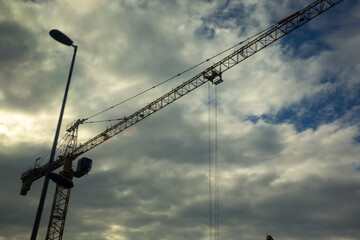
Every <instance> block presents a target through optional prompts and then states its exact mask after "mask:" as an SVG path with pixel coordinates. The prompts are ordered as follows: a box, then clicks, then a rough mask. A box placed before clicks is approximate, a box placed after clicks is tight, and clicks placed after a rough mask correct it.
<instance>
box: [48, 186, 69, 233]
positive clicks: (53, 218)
mask: <svg viewBox="0 0 360 240" xmlns="http://www.w3.org/2000/svg"><path fill="white" fill-rule="evenodd" d="M70 192H71V189H70V188H69V189H65V188H63V187H61V186H59V185H56V190H55V194H54V201H53V205H52V209H51V215H50V221H49V225H48V229H47V233H46V240H54V239H59V240H61V239H62V235H63V231H64V227H65V219H66V212H67V209H68V205H69V198H70Z"/></svg>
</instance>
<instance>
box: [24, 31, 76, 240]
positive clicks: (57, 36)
mask: <svg viewBox="0 0 360 240" xmlns="http://www.w3.org/2000/svg"><path fill="white" fill-rule="evenodd" d="M49 34H50V36H51V37H52V38H54V39H55V40H56V41H58V42H60V43H62V44H65V45H67V46H72V47H74V54H73V58H72V61H71V66H70V71H69V76H68V80H67V84H66V88H65V94H64V99H63V102H62V106H61V111H60V116H59V121H58V125H57V128H56V133H55V138H54V142H53V146H52V149H51V154H50V159H49V165H48V168H47V171H46V175H45V180H44V185H43V189H42V192H41V197H40V201H39V206H38V210H37V212H36V217H35V222H34V227H33V231H32V234H31V240H35V239H36V236H37V232H38V229H39V225H40V219H41V215H42V211H43V208H44V203H45V198H46V192H47V189H48V185H49V179H50V177H51V173H52V168H53V163H54V157H55V152H56V145H57V142H58V138H59V132H60V128H61V122H62V118H63V115H64V110H65V104H66V99H67V95H68V91H69V87H70V81H71V75H72V71H73V67H74V63H75V56H76V51H77V48H78V47H77V46H76V45H73V41H72V40H71V39H70V38H69V37H68V36H66V35H65V34H63V33H62V32H60V31H59V30H56V29H53V30H51V31H50V32H49Z"/></svg>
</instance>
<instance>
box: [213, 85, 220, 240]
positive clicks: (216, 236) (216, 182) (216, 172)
mask: <svg viewBox="0 0 360 240" xmlns="http://www.w3.org/2000/svg"><path fill="white" fill-rule="evenodd" d="M214 104H215V156H214V158H215V240H218V239H219V158H218V126H217V123H218V122H217V115H218V109H217V108H218V100H217V85H215V103H214Z"/></svg>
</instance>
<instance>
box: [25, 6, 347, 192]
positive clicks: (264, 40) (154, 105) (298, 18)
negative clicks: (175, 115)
mask: <svg viewBox="0 0 360 240" xmlns="http://www.w3.org/2000/svg"><path fill="white" fill-rule="evenodd" d="M342 1H343V0H316V1H315V2H313V3H312V4H310V5H309V6H307V7H305V8H304V9H302V10H300V11H298V12H296V13H294V14H291V15H289V16H288V17H286V18H284V19H282V20H280V21H279V22H278V23H276V24H274V25H273V26H272V27H270V28H269V29H268V30H266V31H263V32H261V33H260V34H257V35H255V36H254V37H253V38H250V39H249V41H247V42H244V43H243V44H242V46H241V47H240V48H238V49H237V50H235V51H234V52H233V53H231V54H230V55H228V56H226V57H225V58H223V59H221V60H220V61H218V62H216V63H215V64H213V66H211V67H209V68H207V69H206V70H204V71H202V72H201V73H199V74H197V75H196V76H194V77H192V78H191V79H189V80H187V81H185V82H183V83H182V84H181V85H179V86H178V87H176V88H174V89H173V90H171V91H169V92H168V93H166V94H164V95H163V96H161V97H159V98H157V99H156V100H154V101H153V102H151V103H149V104H148V105H146V106H145V107H143V108H142V109H140V110H138V111H136V112H135V113H133V114H131V115H129V116H127V117H125V118H123V119H122V120H121V121H120V122H118V123H116V124H114V125H112V126H111V127H109V128H108V129H106V130H105V131H103V132H102V133H100V134H98V135H97V136H95V137H93V138H91V139H89V140H88V141H87V142H85V143H83V144H79V145H78V146H77V147H75V148H74V149H73V151H72V152H70V153H68V155H66V156H60V157H58V159H56V160H55V161H54V167H53V170H55V169H57V168H59V167H61V166H62V165H63V164H64V159H71V160H72V161H73V160H75V159H76V157H78V156H80V155H82V154H83V153H85V152H87V151H89V150H91V149H93V148H95V147H96V146H98V145H100V144H101V143H103V142H105V141H106V140H108V139H109V138H111V137H114V136H115V135H117V134H119V133H121V132H122V131H124V130H125V129H127V128H129V127H131V126H132V125H134V124H136V123H138V122H140V121H142V120H143V119H145V118H147V117H149V116H150V115H152V114H153V113H155V112H157V111H159V110H160V109H162V108H164V107H166V106H167V105H169V104H171V103H172V102H174V101H175V100H177V99H179V98H181V97H183V96H185V95H186V94H188V93H189V92H191V91H193V90H195V89H196V88H198V87H200V86H202V85H203V84H204V83H206V82H208V81H211V82H212V83H214V84H219V83H221V82H222V81H223V80H222V74H223V73H224V72H225V71H227V70H229V69H230V68H232V67H234V66H235V65H237V64H239V63H240V62H242V61H244V60H245V59H247V58H249V57H251V56H252V55H254V54H255V53H257V52H259V51H260V50H262V49H264V48H265V47H267V46H269V45H271V44H272V43H274V42H276V41H277V40H279V39H281V38H282V37H284V36H285V35H287V34H289V33H290V32H292V31H294V30H295V29H297V28H299V27H300V26H302V25H304V24H305V23H307V22H309V21H310V20H312V19H313V18H315V17H317V16H318V15H320V14H322V13H323V12H325V11H327V10H328V9H330V8H332V7H333V6H335V5H337V4H338V3H340V2H342ZM77 126H78V125H77ZM70 130H72V129H70ZM47 166H48V165H47V164H45V165H43V166H42V167H37V168H33V169H30V170H28V171H26V172H24V173H23V174H22V175H21V180H22V184H23V185H22V191H21V194H22V195H26V192H27V191H28V190H29V189H30V186H31V183H32V182H33V181H35V180H37V179H39V178H41V177H42V176H44V175H45V173H46V170H47Z"/></svg>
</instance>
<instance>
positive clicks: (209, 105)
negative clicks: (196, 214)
mask: <svg viewBox="0 0 360 240" xmlns="http://www.w3.org/2000/svg"><path fill="white" fill-rule="evenodd" d="M210 85H211V84H210V82H208V131H209V132H208V137H209V237H210V240H212V184H211V181H212V174H211V171H212V166H211V152H212V151H211V96H210V95H211V86H210Z"/></svg>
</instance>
